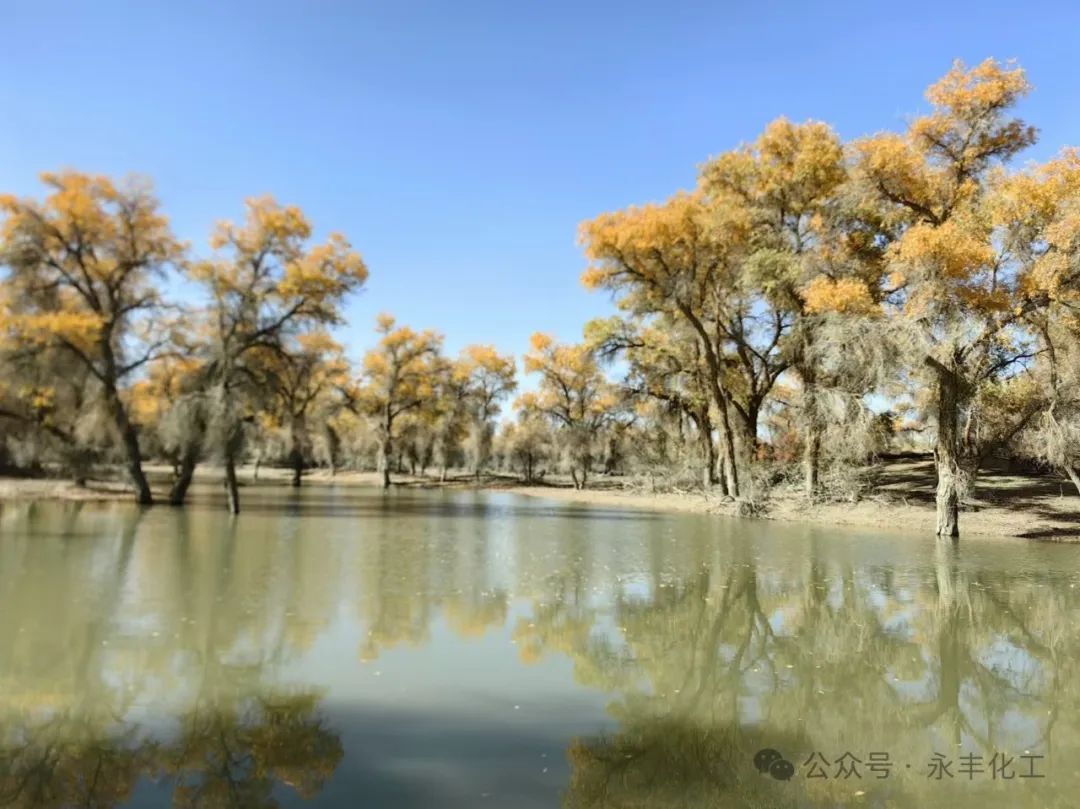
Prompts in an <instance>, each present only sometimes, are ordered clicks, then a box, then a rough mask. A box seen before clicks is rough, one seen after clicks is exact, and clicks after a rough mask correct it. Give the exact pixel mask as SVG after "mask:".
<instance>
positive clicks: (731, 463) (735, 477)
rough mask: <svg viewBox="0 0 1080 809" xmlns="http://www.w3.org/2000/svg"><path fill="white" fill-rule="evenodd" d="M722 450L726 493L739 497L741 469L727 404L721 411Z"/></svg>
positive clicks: (721, 459)
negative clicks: (738, 463)
mask: <svg viewBox="0 0 1080 809" xmlns="http://www.w3.org/2000/svg"><path fill="white" fill-rule="evenodd" d="M720 451H721V456H720V462H721V469H722V471H723V482H724V494H727V495H730V496H731V497H738V496H739V471H738V467H737V466H736V464H735V436H734V435H733V434H732V431H731V419H730V417H729V415H728V411H727V407H726V406H725V407H724V408H723V409H722V410H721V411H720Z"/></svg>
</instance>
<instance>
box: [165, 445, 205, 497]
mask: <svg viewBox="0 0 1080 809" xmlns="http://www.w3.org/2000/svg"><path fill="white" fill-rule="evenodd" d="M198 457H199V450H198V447H194V446H189V447H186V448H185V449H184V454H183V456H182V457H181V458H180V463H179V465H178V466H177V469H176V480H174V481H173V485H172V488H170V489H169V505H170V506H182V505H184V501H185V500H186V499H187V492H188V488H189V487H190V486H191V481H192V479H193V478H194V477H195V465H196V464H197V463H198Z"/></svg>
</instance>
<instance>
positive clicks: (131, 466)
mask: <svg viewBox="0 0 1080 809" xmlns="http://www.w3.org/2000/svg"><path fill="white" fill-rule="evenodd" d="M105 404H106V406H107V407H108V409H109V415H110V416H111V417H112V420H113V423H114V424H115V425H116V430H117V432H118V433H120V442H121V444H123V447H124V455H125V457H126V462H127V471H128V477H130V478H131V484H132V485H133V486H134V487H135V502H136V503H138V504H139V505H141V506H151V505H153V504H154V494H153V492H152V491H151V490H150V484H149V483H148V482H147V480H146V474H145V473H144V472H143V468H142V454H141V453H140V451H139V434H138V432H136V430H135V425H134V424H132V423H131V420H130V419H129V418H128V414H127V409H126V408H125V407H124V403H123V402H122V401H120V395H119V393H117V391H116V389H115V388H113V387H111V386H109V387H108V388H106V391H105Z"/></svg>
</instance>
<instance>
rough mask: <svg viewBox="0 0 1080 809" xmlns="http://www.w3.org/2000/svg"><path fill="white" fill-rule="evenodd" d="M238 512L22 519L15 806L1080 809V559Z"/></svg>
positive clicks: (481, 512) (534, 505)
mask: <svg viewBox="0 0 1080 809" xmlns="http://www.w3.org/2000/svg"><path fill="white" fill-rule="evenodd" d="M243 494H244V507H245V510H244V513H242V514H241V515H240V516H239V517H238V518H236V519H232V518H230V517H229V516H228V515H227V514H225V513H224V510H223V508H222V507H221V505H220V502H219V501H218V499H217V493H216V491H204V492H199V493H197V496H196V502H195V504H194V505H193V506H192V507H190V508H188V509H185V510H172V509H169V508H167V507H159V508H154V509H151V510H145V511H140V510H137V509H135V508H134V507H130V506H128V505H126V504H81V505H80V504H74V503H38V504H30V503H22V504H5V505H3V506H0V805H2V806H35V807H36V806H49V807H54V806H55V807H60V806H93V807H107V806H135V807H158V806H182V807H188V806H190V807H244V808H245V809H247V807H263V806H328V807H350V808H351V807H393V808H394V809H411V808H412V807H424V809H427V808H428V807H432V808H434V809H443V808H444V807H445V808H446V809H456V808H457V807H508V808H509V809H530V808H531V807H559V806H565V807H620V808H621V807H640V808H641V809H646V808H649V809H652V808H653V807H668V806H671V807H714V806H717V807H718V806H724V807H727V806H733V807H742V806H746V807H789V806H790V807H803V806H805V807H826V806H846V805H851V806H873V807H909V806H910V807H926V806H944V805H951V806H952V807H958V808H959V807H976V806H977V807H980V809H986V807H992V806H1010V807H1014V806H1021V807H1028V806H1030V807H1044V806H1063V807H1064V806H1075V805H1077V803H1078V802H1080V797H1078V796H1080V711H1078V708H1080V548H1074V547H1069V546H1062V545H1039V544H1027V543H1023V542H1021V541H1001V542H988V541H985V540H981V541H978V542H976V541H971V542H968V543H962V544H961V545H960V546H959V548H958V549H956V548H953V547H952V546H951V545H947V544H946V545H939V544H938V543H937V542H935V541H934V540H933V539H932V538H927V537H921V536H913V535H905V534H903V533H896V534H890V535H882V534H880V533H879V534H873V533H866V532H852V531H841V530H824V529H810V528H805V527H792V526H785V525H781V524H770V523H767V522H737V521H731V520H726V519H723V518H709V517H704V516H684V515H661V514H650V513H644V512H642V513H637V512H619V511H615V510H612V509H609V508H600V507H587V506H570V505H564V504H559V503H554V502H548V501H545V500H540V499H534V498H527V497H522V496H516V495H512V494H491V493H475V492H441V491H433V492H428V491H416V490H409V491H391V492H389V493H383V492H381V491H378V490H374V489H372V490H368V489H361V488H345V487H341V488H331V487H326V488H314V487H311V488H308V489H305V490H303V491H302V492H299V493H298V492H294V491H291V490H288V489H285V488H274V487H249V488H247V489H245V490H244V492H243ZM763 750H772V751H775V752H774V753H768V752H766V753H763V754H762V755H760V756H759V755H757V754H758V753H759V751H763ZM778 757H782V760H780V761H776V760H774V759H777V758H778ZM755 759H756V760H757V762H758V763H759V764H761V766H762V767H763V768H764V772H759V770H758V768H757V767H756V766H755ZM784 762H788V764H785V763H784ZM788 765H790V766H788Z"/></svg>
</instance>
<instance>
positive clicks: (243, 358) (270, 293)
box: [180, 197, 368, 513]
mask: <svg viewBox="0 0 1080 809" xmlns="http://www.w3.org/2000/svg"><path fill="white" fill-rule="evenodd" d="M246 208H247V213H246V216H245V219H244V221H243V223H241V224H234V223H232V222H221V223H219V224H218V225H217V227H216V229H215V231H214V233H213V235H212V237H211V239H210V245H211V247H212V248H214V249H215V250H216V251H217V255H216V256H215V257H213V258H211V259H208V260H206V261H200V262H197V263H194V264H192V266H191V268H190V270H189V274H190V277H191V278H192V279H193V280H194V281H196V282H198V283H200V284H201V285H203V287H204V288H205V289H206V290H207V292H208V293H209V297H210V304H209V306H208V307H207V310H206V312H205V317H206V319H207V322H208V324H209V325H208V329H207V332H208V335H209V337H208V339H207V341H206V342H205V343H204V345H203V346H202V352H203V353H204V354H205V356H206V369H207V371H206V386H205V390H206V398H207V403H208V406H209V407H210V412H211V413H212V414H213V418H212V419H211V420H210V421H211V428H210V429H211V431H212V436H213V439H214V441H213V443H215V444H217V445H218V446H219V447H220V454H221V456H222V460H223V462H224V465H225V488H226V492H227V496H228V505H229V509H230V510H231V511H232V512H233V513H236V512H238V511H239V509H240V502H239V492H238V484H237V479H236V463H237V459H238V457H239V455H240V452H241V450H242V446H243V425H244V423H245V420H250V419H252V418H254V414H255V413H256V412H257V411H258V410H259V407H260V405H259V403H258V401H257V400H258V398H259V396H260V395H262V394H263V393H264V392H265V391H263V389H262V388H261V387H260V385H259V378H260V375H259V371H260V362H261V359H260V358H263V359H264V358H265V355H266V353H267V352H270V353H277V354H280V355H282V356H283V357H284V356H285V355H287V354H288V351H289V349H290V347H291V346H292V345H295V343H290V341H295V340H297V339H299V336H300V335H302V334H305V333H307V332H312V331H315V332H318V330H319V329H321V328H323V327H326V326H332V325H334V324H337V323H340V322H341V305H342V302H343V301H344V299H345V298H346V296H347V295H349V294H350V293H351V292H354V291H355V290H357V289H359V288H360V287H361V286H362V285H363V283H364V281H365V280H366V279H367V275H368V271H367V267H366V266H365V265H364V262H363V260H362V259H361V258H360V255H359V253H357V252H356V251H354V250H353V249H352V246H351V245H350V244H349V242H348V241H347V240H346V239H345V237H344V236H342V235H340V234H337V233H331V234H330V235H329V236H328V237H327V239H326V241H325V242H323V243H322V244H315V245H312V244H310V243H309V242H310V238H311V224H310V223H309V222H308V220H307V218H306V217H305V216H304V214H303V212H302V211H301V210H300V209H299V208H298V207H296V206H294V205H280V204H279V203H277V202H276V201H275V200H274V199H272V198H271V197H256V198H253V199H249V200H247V203H246ZM331 353H332V352H331ZM309 354H310V352H309ZM332 364H333V362H332V361H331V365H332ZM184 488H185V489H186V485H185V487H184ZM180 499H181V500H182V497H181V498H180Z"/></svg>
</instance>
